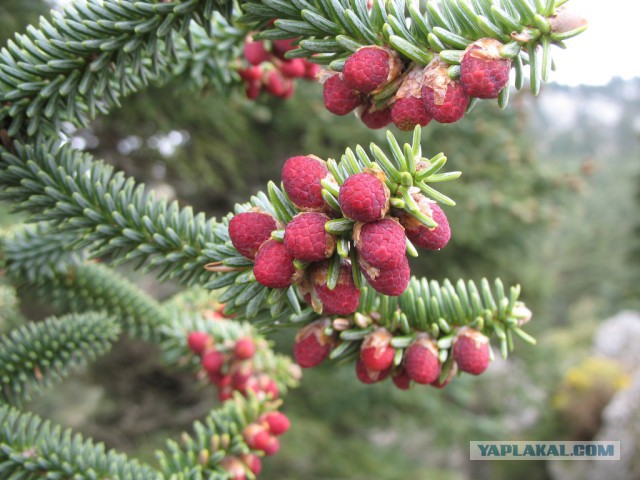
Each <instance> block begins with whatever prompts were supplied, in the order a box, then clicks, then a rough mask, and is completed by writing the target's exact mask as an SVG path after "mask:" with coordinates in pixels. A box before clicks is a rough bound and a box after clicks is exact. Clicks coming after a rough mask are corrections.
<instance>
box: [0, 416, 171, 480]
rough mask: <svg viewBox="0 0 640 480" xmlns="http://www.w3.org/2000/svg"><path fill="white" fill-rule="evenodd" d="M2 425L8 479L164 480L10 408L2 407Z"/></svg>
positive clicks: (1, 454) (1, 451) (1, 464)
mask: <svg viewBox="0 0 640 480" xmlns="http://www.w3.org/2000/svg"><path fill="white" fill-rule="evenodd" d="M0 425H1V427H0V471H1V472H2V476H3V477H4V478H22V479H25V480H36V479H41V478H112V479H136V480H160V479H161V478H162V476H161V474H160V473H159V472H157V471H155V470H154V469H152V468H151V467H149V466H147V465H145V464H142V463H139V462H138V461H136V460H130V459H128V458H127V456H126V455H124V454H121V453H117V452H115V451H113V450H109V451H107V450H105V447H104V445H103V444H101V443H98V444H96V443H94V442H93V441H92V440H90V439H86V440H85V439H83V438H82V436H81V435H80V434H74V433H73V432H72V431H71V430H69V429H66V430H65V429H63V428H62V427H60V426H58V425H54V424H52V423H51V422H50V421H48V420H45V421H43V420H41V419H40V418H39V417H38V416H36V415H33V414H31V413H23V412H20V411H19V410H17V409H15V408H14V407H11V406H8V405H0Z"/></svg>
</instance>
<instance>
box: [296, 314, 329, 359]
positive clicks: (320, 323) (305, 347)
mask: <svg viewBox="0 0 640 480" xmlns="http://www.w3.org/2000/svg"><path fill="white" fill-rule="evenodd" d="M329 323H330V322H329V320H328V319H323V320H316V321H315V322H311V323H310V324H308V325H306V326H305V327H303V328H301V329H300V331H299V332H298V333H297V334H296V339H295V343H294V345H293V357H294V358H295V360H296V363H297V364H298V365H300V366H301V367H302V368H311V367H315V366H317V365H320V364H321V363H322V362H324V361H325V359H326V358H327V357H328V356H329V353H330V352H331V346H332V345H333V339H332V338H331V337H329V336H328V335H326V334H325V332H324V330H325V328H327V327H328V326H329Z"/></svg>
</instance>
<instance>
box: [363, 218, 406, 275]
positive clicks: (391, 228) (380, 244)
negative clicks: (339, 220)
mask: <svg viewBox="0 0 640 480" xmlns="http://www.w3.org/2000/svg"><path fill="white" fill-rule="evenodd" d="M353 240H354V243H355V246H356V249H357V250H358V255H359V258H360V259H362V260H364V261H365V262H367V264H369V265H370V266H372V267H375V268H393V267H395V266H396V265H398V264H399V263H400V262H401V261H402V258H403V257H404V256H405V252H406V249H407V241H406V236H405V234H404V228H403V227H402V225H400V223H398V222H397V221H396V220H394V219H391V218H383V219H382V220H378V221H376V222H369V223H358V224H356V226H355V228H354V229H353Z"/></svg>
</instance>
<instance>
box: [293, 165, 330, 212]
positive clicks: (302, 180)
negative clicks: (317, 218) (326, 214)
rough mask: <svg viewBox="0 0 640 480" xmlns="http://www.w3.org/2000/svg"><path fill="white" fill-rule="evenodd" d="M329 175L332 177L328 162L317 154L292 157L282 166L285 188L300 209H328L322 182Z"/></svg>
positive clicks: (320, 210) (316, 210) (319, 210)
mask: <svg viewBox="0 0 640 480" xmlns="http://www.w3.org/2000/svg"><path fill="white" fill-rule="evenodd" d="M327 177H329V178H331V177H330V174H329V170H328V169H327V164H326V162H325V161H324V160H321V159H320V158H318V157H316V156H315V155H306V156H297V157H291V158H289V159H287V161H286V162H284V166H283V167H282V184H283V186H284V190H285V192H287V195H288V196H289V199H290V200H291V201H292V202H293V204H294V205H295V206H296V207H298V209H299V210H304V211H315V212H322V211H325V210H327V209H328V206H327V205H326V203H325V202H324V199H323V198H322V184H321V183H320V182H321V181H322V179H324V178H327Z"/></svg>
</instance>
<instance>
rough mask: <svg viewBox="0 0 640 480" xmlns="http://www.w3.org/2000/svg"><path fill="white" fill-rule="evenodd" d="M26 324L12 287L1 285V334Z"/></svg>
mask: <svg viewBox="0 0 640 480" xmlns="http://www.w3.org/2000/svg"><path fill="white" fill-rule="evenodd" d="M24 323H26V320H25V318H24V317H23V316H22V313H21V312H20V308H19V303H18V296H17V293H16V290H15V288H13V286H11V285H5V283H4V282H2V283H0V333H4V332H6V331H8V330H10V329H12V328H15V327H17V326H18V325H23V324H24Z"/></svg>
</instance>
